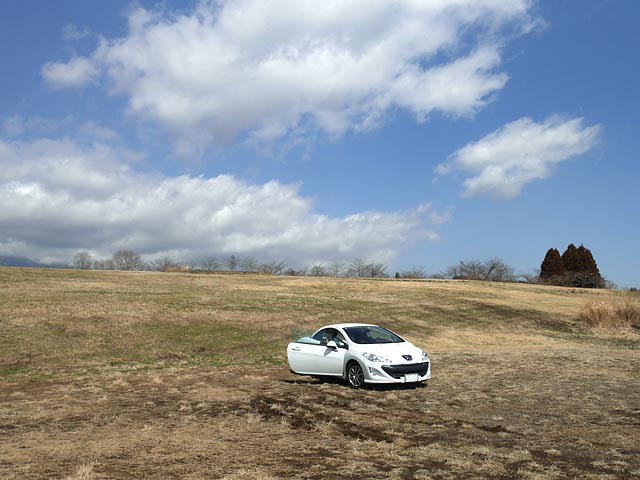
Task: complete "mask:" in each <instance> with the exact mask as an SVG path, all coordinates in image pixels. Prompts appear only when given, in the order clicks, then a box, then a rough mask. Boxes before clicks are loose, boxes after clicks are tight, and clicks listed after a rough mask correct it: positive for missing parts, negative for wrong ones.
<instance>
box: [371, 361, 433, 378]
mask: <svg viewBox="0 0 640 480" xmlns="http://www.w3.org/2000/svg"><path fill="white" fill-rule="evenodd" d="M382 370H384V371H385V372H386V373H387V374H389V375H391V376H392V377H393V378H402V377H403V376H404V375H407V374H409V373H417V374H419V375H420V376H421V377H422V376H423V375H426V374H427V372H428V371H429V362H423V363H412V364H411V365H384V366H383V367H382Z"/></svg>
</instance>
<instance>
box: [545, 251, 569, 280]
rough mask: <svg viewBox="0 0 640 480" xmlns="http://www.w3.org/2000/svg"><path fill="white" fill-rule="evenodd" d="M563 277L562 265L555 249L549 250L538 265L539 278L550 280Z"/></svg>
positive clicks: (558, 253)
mask: <svg viewBox="0 0 640 480" xmlns="http://www.w3.org/2000/svg"><path fill="white" fill-rule="evenodd" d="M563 275H564V264H563V262H562V257H561V256H560V252H559V251H558V249H557V248H550V249H549V250H547V254H546V255H545V257H544V260H543V261H542V264H541V265H540V278H541V279H543V280H547V281H548V280H552V279H554V278H559V277H561V276H563Z"/></svg>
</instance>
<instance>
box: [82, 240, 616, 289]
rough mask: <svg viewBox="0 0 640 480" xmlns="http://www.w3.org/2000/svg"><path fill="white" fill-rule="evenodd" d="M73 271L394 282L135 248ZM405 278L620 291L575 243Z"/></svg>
mask: <svg viewBox="0 0 640 480" xmlns="http://www.w3.org/2000/svg"><path fill="white" fill-rule="evenodd" d="M73 267H74V268H78V269H84V270H86V269H93V270H129V271H135V270H138V271H142V270H147V271H158V272H180V271H191V272H198V271H209V272H211V271H226V272H240V273H264V274H271V275H288V276H312V277H351V278H389V277H390V276H391V275H390V274H389V272H388V270H389V266H388V265H387V264H386V263H382V262H369V261H365V260H364V259H362V258H356V259H354V260H353V261H351V262H340V261H332V262H328V263H316V264H313V265H311V266H309V267H305V268H291V267H287V264H286V263H285V262H281V261H271V262H260V261H259V260H257V259H256V258H255V257H253V256H250V255H249V256H244V257H241V256H236V255H229V256H227V257H224V258H221V259H219V258H217V257H215V256H203V257H200V258H198V259H196V260H192V261H188V262H178V261H176V260H175V259H173V258H172V257H169V256H163V257H159V258H156V259H154V260H152V261H150V262H145V261H144V260H143V258H142V256H141V255H140V254H139V253H137V252H135V251H133V250H118V251H117V252H115V253H114V254H113V256H112V257H110V258H107V259H97V258H93V256H92V255H91V254H90V253H89V252H87V251H78V252H76V254H75V256H74V258H73ZM394 277H395V278H399V279H427V278H431V279H456V280H459V279H464V280H482V281H489V282H521V283H523V282H526V283H542V284H548V285H562V286H571V287H583V288H605V287H609V288H614V285H613V284H610V283H609V284H608V283H607V282H606V281H605V280H604V278H603V277H602V275H601V274H600V271H599V270H598V266H597V264H596V261H595V259H594V258H593V255H592V253H591V251H590V250H589V249H588V248H586V247H585V246H584V245H580V247H576V246H575V245H574V244H570V245H569V246H568V247H567V249H566V250H565V252H564V253H563V254H562V255H560V252H559V251H558V250H557V249H556V248H550V249H549V250H548V251H547V253H546V255H545V257H544V260H543V261H542V264H541V266H540V270H539V271H537V272H532V273H524V272H519V273H516V271H515V270H514V268H513V267H511V266H510V265H508V264H507V263H506V262H505V261H504V260H502V259H501V258H499V257H493V258H490V259H488V260H485V261H479V260H467V261H460V262H459V263H458V264H456V265H451V266H449V267H447V268H446V269H445V270H443V271H441V272H437V273H433V274H427V272H426V270H425V268H424V267H412V268H409V269H406V270H402V271H398V272H395V275H394Z"/></svg>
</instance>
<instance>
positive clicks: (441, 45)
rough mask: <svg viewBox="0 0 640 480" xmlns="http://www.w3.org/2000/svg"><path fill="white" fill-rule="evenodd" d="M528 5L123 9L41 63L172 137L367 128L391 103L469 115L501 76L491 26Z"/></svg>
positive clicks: (368, 2) (258, 1)
mask: <svg viewBox="0 0 640 480" xmlns="http://www.w3.org/2000/svg"><path fill="white" fill-rule="evenodd" d="M532 4H533V0H511V1H502V0H446V1H439V2H432V1H424V0H422V1H421V0H396V1H389V0H350V1H345V0H325V1H322V2H317V1H313V0H299V1H296V2H290V1H286V0H269V1H267V0H227V1H216V2H213V1H201V2H200V3H199V4H198V6H197V7H196V8H195V9H194V10H193V11H190V12H188V13H183V14H172V13H167V12H166V11H165V12H164V13H161V12H155V11H150V10H144V9H135V10H133V11H132V12H131V13H130V14H129V18H128V20H129V30H128V34H127V35H126V36H125V37H123V38H115V39H103V40H102V42H101V44H100V46H99V47H98V48H97V49H96V50H95V51H94V52H93V54H91V55H90V56H89V57H80V58H74V59H72V60H71V61H70V62H68V63H51V64H47V65H45V67H44V68H43V75H44V76H45V78H46V79H47V80H48V81H49V82H51V83H52V84H54V85H56V86H80V85H82V84H83V83H86V82H89V81H91V80H93V79H94V78H95V76H96V75H97V74H98V72H99V71H102V72H104V75H105V76H106V78H107V79H108V82H107V83H108V84H109V85H110V92H111V93H115V94H124V95H127V96H128V98H129V109H130V111H131V112H132V113H133V114H135V115H139V116H141V117H144V118H148V119H151V120H153V121H157V122H159V123H160V124H163V125H164V126H166V127H167V128H168V129H169V130H171V131H172V132H174V133H176V135H177V136H178V138H179V139H181V140H182V142H183V145H184V144H194V143H195V144H200V145H207V144H209V143H212V142H213V143H215V142H226V141H229V140H231V139H234V138H236V137H237V136H238V135H239V134H245V135H248V137H249V138H251V139H253V140H255V141H258V142H271V141H273V140H275V139H280V138H282V137H284V136H287V135H293V136H296V135H297V136H299V135H304V134H305V132H307V131H309V130H320V131H323V132H326V133H327V134H329V135H334V136H335V135H342V134H344V133H345V132H346V131H348V130H354V131H357V130H361V129H368V128H373V127H375V126H377V125H379V124H380V122H382V121H383V120H384V116H385V113H387V112H388V111H389V110H391V109H394V108H403V109H407V110H408V111H410V112H412V113H413V114H414V115H415V116H416V118H417V119H418V120H419V121H421V120H424V119H425V118H426V117H427V116H428V115H429V114H430V113H432V112H434V111H440V112H443V113H445V114H452V115H470V114H473V113H474V112H475V111H477V110H478V109H479V108H482V107H483V106H484V105H485V104H486V103H487V102H488V101H490V99H491V98H492V94H494V93H495V92H497V91H499V90H500V89H501V88H503V86H504V85H505V83H506V82H507V79H508V77H507V75H506V74H504V73H501V72H499V71H497V69H498V68H499V66H500V62H501V56H500V47H499V46H500V43H501V41H502V38H501V33H502V32H504V31H505V30H506V29H508V30H509V33H510V34H513V32H514V31H515V32H518V33H524V32H527V31H529V29H530V28H531V26H532V25H534V24H535V19H533V18H532V16H531V13H530V12H531V9H532Z"/></svg>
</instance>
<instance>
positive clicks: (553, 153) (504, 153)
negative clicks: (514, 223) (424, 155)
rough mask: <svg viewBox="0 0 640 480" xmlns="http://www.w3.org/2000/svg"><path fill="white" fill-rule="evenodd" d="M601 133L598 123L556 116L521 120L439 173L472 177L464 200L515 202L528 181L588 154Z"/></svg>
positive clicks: (452, 158)
mask: <svg viewBox="0 0 640 480" xmlns="http://www.w3.org/2000/svg"><path fill="white" fill-rule="evenodd" d="M600 130H601V126H600V125H594V126H590V127H585V126H583V119H582V118H573V119H567V118H564V117H561V116H558V115H553V116H551V117H549V118H547V119H546V120H545V121H543V122H542V123H536V122H534V121H533V120H531V119H530V118H521V119H519V120H516V121H514V122H511V123H508V124H506V125H505V126H503V127H502V128H500V129H499V130H496V131H495V132H493V133H490V134H489V135H487V136H486V137H484V138H482V139H480V140H478V141H477V142H474V143H470V144H469V145H467V146H465V147H463V148H461V149H459V150H457V151H456V152H454V153H453V154H452V155H451V156H450V157H449V159H448V161H447V162H445V163H442V164H440V165H438V167H437V168H436V173H438V174H439V175H444V174H447V173H449V172H451V171H452V170H460V171H463V172H467V173H471V174H473V175H474V176H472V177H470V178H467V179H466V180H465V182H464V186H465V192H464V196H466V197H472V196H475V195H490V196H492V197H494V198H496V199H508V198H512V197H515V196H517V195H519V194H520V192H521V190H522V188H523V187H524V185H526V184H527V183H529V182H532V181H533V180H538V179H543V178H546V177H548V176H549V175H550V174H551V173H552V172H553V169H554V167H555V166H556V165H557V164H558V163H560V162H563V161H565V160H569V159H571V158H575V157H577V156H580V155H582V154H584V153H586V152H588V151H589V150H590V149H591V148H592V147H593V146H594V145H595V144H596V142H597V139H598V134H599V132H600Z"/></svg>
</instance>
